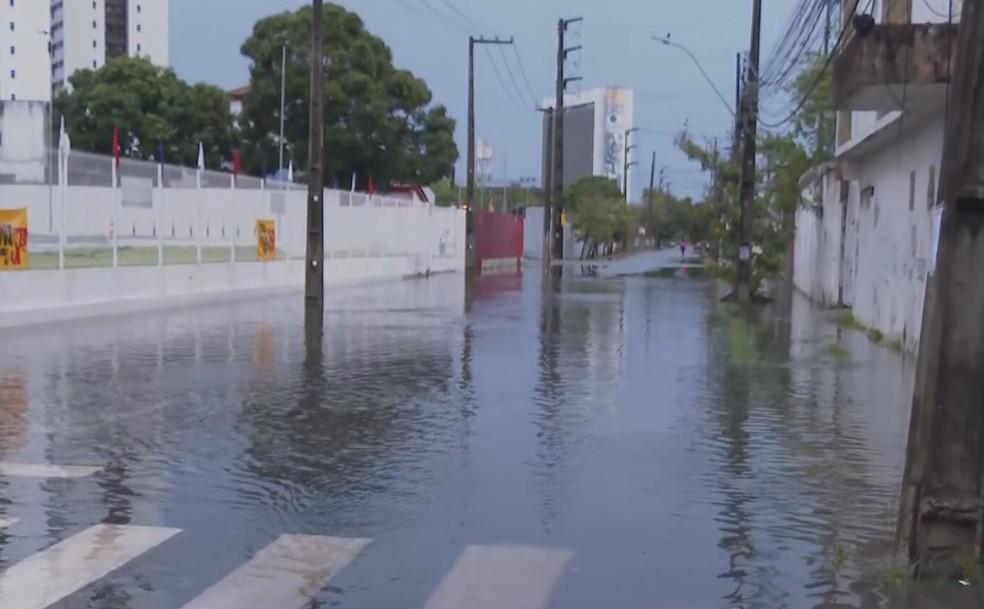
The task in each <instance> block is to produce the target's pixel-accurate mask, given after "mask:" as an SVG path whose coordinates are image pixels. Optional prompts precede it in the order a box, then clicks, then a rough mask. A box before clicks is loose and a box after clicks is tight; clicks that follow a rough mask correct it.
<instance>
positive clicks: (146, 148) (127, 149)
mask: <svg viewBox="0 0 984 609" xmlns="http://www.w3.org/2000/svg"><path fill="white" fill-rule="evenodd" d="M69 81H70V82H71V84H72V90H71V91H70V92H69V91H68V90H62V91H60V92H59V94H58V96H57V97H56V98H55V102H54V104H55V113H56V115H61V116H63V117H65V125H66V128H67V130H68V133H69V135H70V136H71V138H72V145H73V147H75V148H77V149H79V150H85V151H88V152H97V153H100V154H112V150H113V129H114V128H118V129H119V131H120V153H121V154H122V155H124V156H128V157H132V158H137V159H156V158H157V156H158V154H159V152H158V151H159V142H160V141H163V142H164V143H165V155H166V157H167V160H168V161H169V162H172V163H181V164H185V165H193V164H195V163H196V162H197V160H198V144H199V142H201V143H202V144H203V146H204V148H205V154H206V162H207V164H208V165H209V166H212V167H217V166H219V165H220V164H221V163H222V161H223V160H228V159H231V158H232V150H233V148H234V145H235V137H234V132H233V126H232V124H233V121H232V115H231V114H230V112H229V101H228V98H227V97H226V94H225V92H223V91H222V90H221V89H219V88H216V87H212V86H209V85H203V84H198V85H194V86H191V85H189V84H187V83H186V82H184V81H183V80H181V79H180V78H178V77H177V76H176V75H175V74H174V71H173V70H170V69H167V68H160V67H157V66H155V65H153V64H152V63H150V62H149V61H148V60H146V59H142V58H134V57H116V58H113V59H110V60H109V61H108V62H106V65H104V66H103V67H101V68H99V69H98V70H79V71H78V72H75V74H73V75H72V76H71V77H70V78H69Z"/></svg>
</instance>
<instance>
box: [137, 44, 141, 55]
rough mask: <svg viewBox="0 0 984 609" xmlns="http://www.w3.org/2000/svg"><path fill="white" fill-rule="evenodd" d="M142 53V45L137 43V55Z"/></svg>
mask: <svg viewBox="0 0 984 609" xmlns="http://www.w3.org/2000/svg"><path fill="white" fill-rule="evenodd" d="M140 51H141V48H140V43H139V42H138V43H137V53H140Z"/></svg>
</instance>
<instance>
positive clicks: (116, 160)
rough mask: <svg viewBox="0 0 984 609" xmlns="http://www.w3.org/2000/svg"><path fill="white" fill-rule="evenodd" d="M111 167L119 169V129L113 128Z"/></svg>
mask: <svg viewBox="0 0 984 609" xmlns="http://www.w3.org/2000/svg"><path fill="white" fill-rule="evenodd" d="M113 166H114V167H116V168H117V169H119V168H120V129H119V127H113Z"/></svg>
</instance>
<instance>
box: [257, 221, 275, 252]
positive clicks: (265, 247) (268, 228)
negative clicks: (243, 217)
mask: <svg viewBox="0 0 984 609" xmlns="http://www.w3.org/2000/svg"><path fill="white" fill-rule="evenodd" d="M276 257H277V223H276V221H274V220H257V221H256V259H257V260H274V259H276Z"/></svg>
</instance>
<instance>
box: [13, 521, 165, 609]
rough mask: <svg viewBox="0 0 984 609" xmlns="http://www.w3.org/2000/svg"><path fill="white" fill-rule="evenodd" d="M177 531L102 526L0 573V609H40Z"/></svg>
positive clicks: (163, 540) (103, 575)
mask: <svg viewBox="0 0 984 609" xmlns="http://www.w3.org/2000/svg"><path fill="white" fill-rule="evenodd" d="M178 532H179V529H166V528H159V527H138V526H118V525H105V524H101V525H97V526H94V527H91V528H88V529H86V530H85V531H82V532H81V533H79V534H77V535H74V536H73V537H70V538H68V539H66V540H65V541H63V542H61V543H57V544H55V545H53V546H51V547H50V548H48V549H47V550H44V551H43V552H39V553H37V554H35V555H33V556H31V557H30V558H26V559H24V560H23V561H21V562H19V563H17V564H16V565H14V566H12V567H10V568H9V569H7V571H6V572H5V573H3V574H2V575H0V609H44V608H45V607H48V606H49V605H52V604H54V603H56V602H58V601H60V600H61V599H63V598H65V597H66V596H68V595H69V594H72V593H73V592H76V591H78V590H80V589H82V588H84V587H85V586H87V585H89V584H91V583H92V582H94V581H96V580H98V579H101V578H103V577H105V576H106V575H108V574H109V573H112V572H113V571H115V570H116V569H118V568H120V567H122V566H123V565H125V564H126V563H127V562H129V561H131V560H133V559H134V558H136V557H137V556H140V555H141V554H143V553H144V552H146V551H148V550H150V549H151V548H153V547H155V546H157V545H159V544H161V543H163V542H165V541H167V540H168V539H170V538H171V537H172V536H174V535H176V534H177V533H178Z"/></svg>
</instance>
